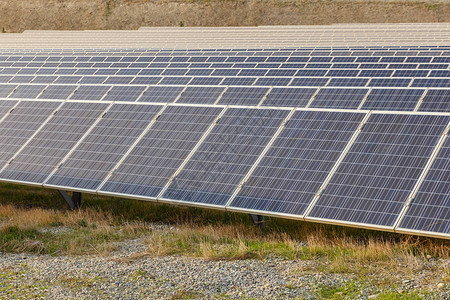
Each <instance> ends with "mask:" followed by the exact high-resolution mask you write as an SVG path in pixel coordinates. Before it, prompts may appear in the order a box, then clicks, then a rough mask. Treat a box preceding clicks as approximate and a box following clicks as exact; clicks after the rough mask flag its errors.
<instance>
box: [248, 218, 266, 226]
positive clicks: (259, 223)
mask: <svg viewBox="0 0 450 300" xmlns="http://www.w3.org/2000/svg"><path fill="white" fill-rule="evenodd" d="M249 216H250V218H251V219H252V221H253V223H254V224H255V225H256V226H258V227H259V228H260V229H264V227H265V223H264V216H261V215H252V214H249Z"/></svg>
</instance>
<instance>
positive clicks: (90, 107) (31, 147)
mask: <svg viewBox="0 0 450 300" xmlns="http://www.w3.org/2000/svg"><path fill="white" fill-rule="evenodd" d="M107 107H108V105H107V104H104V103H75V102H65V103H64V104H63V105H62V106H61V107H60V109H59V110H58V111H57V112H56V113H55V114H54V115H53V116H52V117H51V118H49V120H48V122H47V123H46V124H45V125H44V126H42V128H41V129H40V130H39V132H37V133H36V135H35V136H34V137H33V138H32V139H31V140H30V142H29V143H28V144H27V145H26V146H25V147H23V148H22V149H21V151H20V152H18V153H17V155H16V156H15V157H14V160H13V161H12V162H11V163H10V164H9V165H8V166H7V167H6V168H4V170H3V172H2V173H1V175H0V177H1V178H4V179H9V180H19V181H23V182H30V183H31V182H32V183H41V184H42V183H43V181H44V180H45V179H46V178H47V177H48V175H49V174H50V173H51V172H52V171H53V170H54V169H55V168H56V167H57V166H58V163H60V162H61V160H62V159H63V158H64V157H65V156H66V154H67V153H68V152H70V150H71V149H72V148H73V147H74V146H75V145H76V144H77V143H78V142H79V141H80V139H81V138H82V137H83V136H84V134H85V133H86V131H88V130H89V129H90V128H91V126H92V124H93V123H95V121H97V120H98V118H99V117H100V116H101V114H102V113H103V112H104V110H105V109H106V108H107Z"/></svg>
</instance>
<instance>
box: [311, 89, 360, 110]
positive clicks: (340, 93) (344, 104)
mask: <svg viewBox="0 0 450 300" xmlns="http://www.w3.org/2000/svg"><path fill="white" fill-rule="evenodd" d="M367 91H368V89H349V88H342V89H338V88H322V89H321V90H320V91H319V92H318V93H317V95H316V96H315V97H314V100H313V102H312V103H311V106H310V107H320V108H348V109H357V108H358V106H359V105H360V104H361V102H362V100H363V99H364V97H365V95H366V94H367Z"/></svg>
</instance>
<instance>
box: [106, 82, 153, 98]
mask: <svg viewBox="0 0 450 300" xmlns="http://www.w3.org/2000/svg"><path fill="white" fill-rule="evenodd" d="M144 90H145V87H144V86H113V87H112V88H111V89H110V90H109V91H108V93H107V94H106V96H105V98H103V100H105V101H136V100H137V99H138V98H139V96H140V95H141V94H142V92H143V91H144Z"/></svg>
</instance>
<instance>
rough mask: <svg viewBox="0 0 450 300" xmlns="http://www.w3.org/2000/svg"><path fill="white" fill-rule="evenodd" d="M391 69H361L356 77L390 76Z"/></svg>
mask: <svg viewBox="0 0 450 300" xmlns="http://www.w3.org/2000/svg"><path fill="white" fill-rule="evenodd" d="M393 72H394V71H393V70H361V73H359V75H358V77H391V75H392V73H393Z"/></svg>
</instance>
